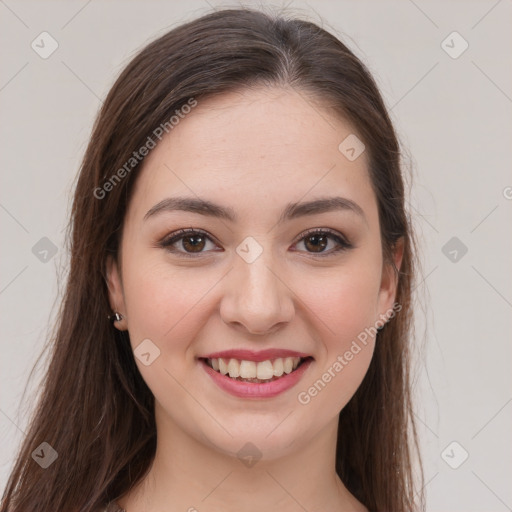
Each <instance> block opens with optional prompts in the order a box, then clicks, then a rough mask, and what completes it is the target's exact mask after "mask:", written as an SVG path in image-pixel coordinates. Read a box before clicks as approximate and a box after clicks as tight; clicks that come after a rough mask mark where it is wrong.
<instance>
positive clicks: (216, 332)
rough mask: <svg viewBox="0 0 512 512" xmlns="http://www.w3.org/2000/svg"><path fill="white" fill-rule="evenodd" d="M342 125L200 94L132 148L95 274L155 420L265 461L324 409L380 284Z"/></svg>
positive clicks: (275, 93) (242, 99) (351, 361)
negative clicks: (133, 162)
mask: <svg viewBox="0 0 512 512" xmlns="http://www.w3.org/2000/svg"><path fill="white" fill-rule="evenodd" d="M354 133H355V131H354V129H353V128H352V127H351V126H350V124H349V123H347V122H346V121H343V120H341V119H339V118H338V117H332V115H331V114H329V113H328V112H327V111H325V110H322V109H320V107H319V106H318V105H316V104H314V103H313V102H312V100H311V99H308V98H307V97H306V95H305V94H304V93H301V94H298V93H297V92H295V91H292V90H289V89H269V88H261V89H253V90H246V91H243V92H237V93H230V94H226V95H223V96H221V97H217V98H214V99H206V100H202V101H200V102H199V103H198V105H197V106H196V107H195V109H194V110H193V111H192V112H191V113H190V114H189V115H188V116H187V117H185V118H184V119H181V120H180V122H179V124H178V125H176V126H174V128H173V129H172V131H171V132H170V133H169V134H168V135H167V136H166V138H164V139H162V142H161V143H159V145H157V147H156V148H155V149H153V150H152V152H151V153H150V154H149V155H148V156H147V157H146V159H145V162H144V167H143V169H142V170H141V172H140V174H139V176H138V177H137V182H136V184H135V189H134V193H133V196H132V198H131V200H130V204H129V206H128V211H127V213H126V217H125V223H124V229H123V236H122V241H121V253H120V260H119V266H118V264H117V263H116V262H115V261H113V260H109V265H108V284H109V290H110V301H111V305H112V307H113V309H114V310H115V311H119V312H121V313H122V314H123V315H124V316H125V319H124V320H123V322H122V324H120V326H119V328H121V329H127V330H128V331H129V337H130V340H131V344H132V348H133V349H134V350H135V355H136V357H135V360H136V363H137V366H138V368H139V370H140V372H141V374H142V377H143V378H144V380H145V381H146V383H147V384H148V386H149V388H150V389H151V391H152V392H153V394H154V396H155V409H156V410H155V413H156V418H157V428H162V425H164V424H166V425H168V426H171V425H172V428H174V429H178V430H179V431H180V432H182V433H185V434H186V435H188V436H190V437H191V438H193V439H194V440H196V441H199V442H200V443H202V444H203V445H207V446H209V447H212V448H215V449H216V450H217V451H221V452H223V453H226V454H234V453H237V452H238V451H239V450H240V449H241V447H243V446H244V445H245V443H247V442H251V443H252V444H253V445H255V446H256V447H257V448H258V450H259V451H260V452H261V454H262V457H264V458H269V459H270V458H274V457H279V456H282V455H285V454H286V453H287V452H289V451H291V450H296V449H300V447H301V446H305V445H307V443H308V442H309V441H310V440H311V439H313V438H314V437H315V436H317V435H318V434H319V433H320V432H321V431H322V430H323V429H325V428H326V427H327V426H328V425H332V424H333V422H336V421H337V416H338V414H339V412H340V410H341V409H342V408H343V407H344V406H345V405H346V404H347V402H348V401H349V400H350V398H351V397H352V396H353V394H354V393H355V391H356V390H357V388H358V386H359V385H360V383H361V381H362V380H363V378H364V375H365V373H366V371H367V369H368V366H369V364H370V361H371V358H372V354H373V349H374V342H375V329H373V330H372V329H371V328H373V327H375V325H376V323H377V325H379V322H380V321H381V320H382V318H383V315H386V314H388V315H389V312H390V311H392V309H391V308H392V307H393V303H394V297H395V292H396V280H395V277H394V273H393V272H392V270H391V267H389V266H388V265H385V264H384V262H383V259H382V248H381V238H380V230H379V218H378V211H377V202H376V198H375V195H374V193H373V191H372V187H371V183H370V178H369V174H368V160H367V155H366V153H365V152H363V153H362V154H361V155H360V156H359V157H358V158H356V159H355V160H353V161H350V160H349V159H347V158H346V157H345V156H344V154H343V153H342V152H340V150H339V149H338V146H339V145H340V143H341V142H342V141H343V140H344V139H345V138H346V137H347V136H349V135H350V134H354ZM177 198H184V199H186V200H188V202H187V201H181V202H180V201H178V200H177ZM324 200H330V201H326V202H322V201H324ZM201 201H203V202H207V203H201ZM306 203H310V204H309V206H307V205H306ZM180 230H186V231H185V233H183V231H180ZM400 259H401V254H397V255H396V261H395V263H396V264H397V266H398V267H399V266H400ZM380 323H382V322H380ZM365 334H366V336H365ZM363 340H364V341H363ZM231 359H233V361H231V362H230V360H231ZM221 360H222V361H221ZM224 365H226V366H224ZM297 365H298V366H297ZM212 366H213V368H212ZM296 366H297V367H296ZM226 367H227V368H226ZM295 367H296V369H295V370H294V368H295ZM226 371H228V374H227V375H223V373H225V372H226ZM288 372H289V373H288ZM237 374H238V375H239V376H238V377H236V375H237ZM230 375H231V376H230ZM240 375H242V376H240ZM255 379H256V380H255Z"/></svg>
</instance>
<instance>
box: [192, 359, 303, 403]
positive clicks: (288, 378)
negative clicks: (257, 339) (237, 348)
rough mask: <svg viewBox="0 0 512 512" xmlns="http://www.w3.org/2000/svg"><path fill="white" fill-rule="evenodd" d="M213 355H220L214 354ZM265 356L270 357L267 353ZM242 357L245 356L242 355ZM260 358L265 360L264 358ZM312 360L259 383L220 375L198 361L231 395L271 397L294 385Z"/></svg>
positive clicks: (203, 362) (204, 363) (202, 361)
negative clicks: (271, 379)
mask: <svg viewBox="0 0 512 512" xmlns="http://www.w3.org/2000/svg"><path fill="white" fill-rule="evenodd" d="M264 352H267V351H264ZM278 352H281V353H282V352H283V351H282V350H281V351H278ZM219 353H220V352H219ZM236 353H238V352H236ZM262 353H263V352H262ZM214 357H220V356H217V355H214ZM278 357H279V356H278ZM288 357H293V356H288ZM297 357H298V356H297ZM266 358H267V359H270V358H269V357H268V355H267V356H266ZM235 359H238V357H235ZM244 359H246V358H245V357H244ZM246 360H247V359H246ZM262 360H263V361H265V360H266V359H262ZM312 361H313V359H307V360H306V361H304V362H303V363H302V364H301V365H300V366H299V367H298V368H297V369H296V370H294V371H293V372H291V373H289V374H287V375H283V377H280V378H279V379H277V380H273V381H272V382H264V383H261V384H258V383H255V382H242V381H238V380H234V379H232V378H230V377H227V376H226V375H222V373H219V372H216V371H215V370H214V369H213V368H210V367H209V366H208V365H207V364H206V362H205V361H204V360H202V359H200V360H199V363H200V364H201V366H202V367H203V368H204V370H205V371H206V373H207V374H208V375H209V376H210V377H211V378H212V380H213V381H214V382H215V384H217V385H218V386H219V387H220V388H221V389H223V390H224V391H227V392H228V393H230V394H231V395H234V396H236V397H240V398H272V397H274V396H277V395H280V394H281V393H284V392H285V391H287V390H288V389H290V388H292V387H293V386H295V384H297V382H299V380H300V379H301V378H302V376H303V375H304V373H305V372H306V370H307V369H308V368H309V365H310V364H311V363H312Z"/></svg>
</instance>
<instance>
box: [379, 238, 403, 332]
mask: <svg viewBox="0 0 512 512" xmlns="http://www.w3.org/2000/svg"><path fill="white" fill-rule="evenodd" d="M403 255H404V239H403V237H402V238H399V239H398V240H397V242H396V243H395V246H394V248H393V254H392V256H393V261H394V263H395V267H396V269H397V270H398V271H399V270H400V267H401V266H402V258H403ZM397 287H398V275H397V272H395V269H394V268H393V266H392V265H391V263H388V262H384V264H383V268H382V278H381V283H380V290H379V301H378V302H379V309H378V314H379V315H380V316H379V319H380V320H382V322H385V321H386V318H387V317H388V316H389V312H390V311H392V310H393V304H394V303H395V297H396V292H397Z"/></svg>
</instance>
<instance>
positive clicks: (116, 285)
mask: <svg viewBox="0 0 512 512" xmlns="http://www.w3.org/2000/svg"><path fill="white" fill-rule="evenodd" d="M106 270H107V279H106V281H107V287H108V299H109V302H110V307H111V308H112V311H115V312H117V313H121V315H122V316H123V319H122V320H121V321H118V322H116V323H115V326H116V328H118V329H119V330H120V331H124V330H126V314H125V311H126V306H125V302H124V292H123V283H122V281H121V273H120V271H119V268H118V264H117V261H116V259H115V258H114V257H113V256H112V255H108V256H107V261H106Z"/></svg>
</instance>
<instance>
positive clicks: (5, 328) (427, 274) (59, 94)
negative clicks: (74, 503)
mask: <svg viewBox="0 0 512 512" xmlns="http://www.w3.org/2000/svg"><path fill="white" fill-rule="evenodd" d="M209 4H210V5H209ZM246 4H247V5H254V6H258V5H260V2H258V3H256V2H253V3H250V2H246ZM263 4H264V5H268V3H267V2H263ZM227 5H236V4H233V3H229V4H228V3H222V4H220V3H219V2H214V1H213V0H210V2H206V1H203V0H197V1H192V0H191V1H189V2H187V3H186V4H185V3H184V2H183V3H179V2H172V1H166V2H164V1H152V2H142V1H138V2H136V1H130V2H127V1H125V2H121V1H101V2H100V1H99V0H93V1H80V2H77V1H68V2H56V1H55V2H51V1H37V2H36V1H32V2H28V1H19V0H18V1H14V0H5V1H4V0H0V15H1V18H0V19H1V21H0V39H1V47H2V48H3V52H2V59H1V64H0V65H1V75H0V106H1V111H2V123H1V125H0V130H1V151H0V162H1V163H0V168H1V170H2V172H1V180H2V186H1V189H0V190H1V191H0V225H1V229H2V253H1V258H2V260H1V277H0V307H1V308H2V320H3V321H2V324H1V338H0V339H1V342H0V343H1V344H0V348H1V363H0V364H1V367H0V372H1V374H0V375H1V377H0V378H1V386H0V439H1V440H2V441H1V448H0V486H1V488H2V489H3V487H4V485H5V482H6V479H7V475H8V473H9V470H10V468H11V465H12V463H13V457H14V453H15V450H16V448H17V445H18V444H19V442H20V441H21V440H22V438H23V431H24V429H25V428H26V425H27V419H28V416H27V413H28V412H29V411H30V400H29V399H30V393H31V392H32V391H33V390H34V389H35V388H36V386H37V381H38V379H39V377H40V374H41V371H37V372H36V373H35V376H34V380H33V381H32V383H31V385H30V386H29V388H28V396H27V398H26V400H25V401H24V403H23V404H21V405H22V409H21V410H20V409H19V406H20V399H21V394H22V392H23V389H24V386H25V384H26V382H27V379H28V376H29V372H30V370H31V368H32V366H33V364H34V362H35V360H36V357H37V356H38V355H39V353H40V352H41V350H42V348H43V344H44V342H45V339H46V336H47V332H48V331H49V326H50V325H51V322H52V319H53V318H54V317H55V313H56V307H57V302H56V300H57V299H58V296H59V282H61V285H62V284H63V283H64V279H63V278H61V279H60V278H58V275H59V273H64V274H63V275H64V276H65V271H66V264H67V255H66V254H65V252H64V250H63V247H64V228H65V225H66V222H67V219H68V214H69V205H70V192H71V190H72V185H73V181H74V179H75V176H76V173H77V170H78V167H79V162H80V159H81V157H82V155H83V152H84V150H85V146H86V143H87V139H88V136H89V134H90V130H91V126H92V122H93V119H94V116H95V114H96V112H97V109H98V108H99V106H100V104H101V98H103V97H104V96H105V94H106V93H107V91H108V89H109V87H110V86H111V85H112V83H113V81H114V79H115V77H116V76H117V74H118V73H119V72H120V70H121V69H122V68H123V67H124V66H125V65H126V64H127V63H128V61H129V60H130V58H131V56H133V54H134V52H135V51H136V50H138V49H140V48H141V47H142V46H143V45H144V44H145V43H147V42H148V41H149V40H152V39H154V38H155V37H157V36H158V35H160V34H162V33H164V32H166V31H167V30H169V29H170V28H172V27H174V26H175V25H177V24H180V23H182V22H184V21H187V20H189V19H192V18H195V17H197V16H199V15H201V14H204V13H206V12H209V11H210V10H211V7H210V6H227ZM273 5H284V4H280V3H279V2H273ZM287 5H288V6H289V9H290V10H292V11H295V12H296V13H298V14H301V13H302V14H304V15H306V16H310V17H312V18H313V20H314V21H317V22H318V23H320V24H323V25H324V27H325V28H327V29H328V30H331V31H333V32H335V33H336V34H337V35H338V36H339V37H341V38H342V39H343V40H344V41H345V42H346V43H347V44H348V45H349V46H350V47H351V48H352V49H353V50H354V51H355V52H356V54H357V55H358V56H359V57H361V58H362V59H363V60H364V62H366V63H367V65H368V66H369V68H370V70H371V71H372V72H373V74H374V76H375V78H376V79H377V81H378V83H379V85H380V87H381V90H382V93H383V95H384V97H385V100H386V102H387V105H388V107H389V108H390V111H391V115H392V117H393V120H394V122H395V124H396V127H397V130H398V132H399V136H400V138H401V141H402V143H403V145H404V147H405V149H406V152H407V155H408V158H407V160H406V164H407V165H408V166H409V168H410V171H409V172H410V173H411V175H412V186H413V188H412V193H411V196H410V209H411V214H412V218H413V220H414V223H415V226H416V229H417V231H418V235H419V238H420V247H421V252H422V260H423V263H422V267H423V268H422V269H421V274H420V276H419V278H418V283H417V291H418V292H419V294H418V306H417V312H418V320H417V336H416V339H415V341H414V343H415V345H416V346H417V347H418V350H417V365H416V366H417V374H416V375H417V376H416V378H415V394H416V397H417V400H416V406H415V414H416V417H417V420H418V424H419V427H420V436H421V446H422V451H423V456H424V467H425V481H426V493H427V510H428V511H447V510H450V511H461V512H462V511H463V512H471V511H475V512H476V511H482V512H483V511H485V512H490V511H497V512H500V511H506V510H512V488H511V486H510V482H511V481H512V480H511V476H512V471H511V466H512V436H511V435H510V432H511V431H512V428H511V427H512V403H511V402H512V386H511V366H512V364H511V363H512V357H511V351H512V350H511V343H510V332H511V323H512V315H511V314H510V313H511V308H512V286H511V284H512V283H511V281H512V272H511V267H510V254H511V252H512V247H511V246H512V237H511V236H510V220H511V213H512V199H511V198H512V188H511V187H512V176H511V174H510V169H511V166H510V164H511V151H510V146H511V143H512V133H511V132H512V123H511V111H512V70H511V62H512V59H511V57H512V44H511V43H512V41H511V39H512V37H511V34H512V30H511V28H512V27H511V25H512V2H511V1H510V0H500V1H495V0H492V1H472V2H469V1H450V2H448V1H442V2H441V1H436V2H433V1H426V0H415V1H412V0H402V1H395V2H389V1H379V2H377V1H374V2H370V1H357V2H356V1H338V2H334V1H317V2H314V3H313V2H311V4H308V3H306V2H301V1H294V2H287ZM322 20H323V21H322ZM43 31H47V32H49V33H50V34H51V36H52V37H53V38H54V39H55V40H56V41H57V42H58V45H59V46H58V49H57V50H56V51H55V52H54V53H53V54H52V55H51V56H49V57H48V58H47V59H43V58H41V57H40V56H39V55H38V53H36V51H34V50H33V49H32V48H31V43H32V41H34V40H35V41H36V43H37V44H39V45H40V46H41V45H42V43H41V42H40V40H41V38H40V37H38V36H39V34H41V32H43ZM454 31H456V32H458V33H459V34H460V36H461V37H462V38H463V40H465V41H467V43H468V44H469V47H468V48H467V50H466V51H465V52H464V53H462V54H461V55H458V56H457V58H452V57H451V56H450V55H449V54H448V53H447V52H446V51H445V49H446V50H448V51H449V52H451V53H452V55H455V54H458V53H459V52H460V50H461V49H463V44H464V41H463V40H462V39H460V38H459V36H450V34H451V33H452V32H454ZM448 36H450V37H448ZM447 37H448V39H447ZM445 40H446V42H445V43H444V45H443V44H442V42H443V41H445ZM38 42H39V43H38ZM49 44H50V41H49V40H48V39H47V40H46V43H45V48H46V49H48V48H50V46H49ZM443 47H444V48H445V49H443ZM450 47H451V48H450ZM40 51H42V50H40ZM43 237H47V238H48V239H49V240H50V241H51V244H53V245H54V246H55V249H56V250H57V253H56V254H55V255H54V256H52V252H51V250H50V251H49V252H47V253H45V252H44V250H48V248H49V247H50V248H51V245H50V246H49V245H48V241H46V240H44V241H40V240H41V239H42V238H43ZM453 237H456V240H452V241H451V242H450V244H449V245H448V246H446V244H447V243H448V242H449V241H450V240H451V239H452V238H453ZM36 244H39V245H36ZM452 244H453V245H452ZM464 246H465V247H466V248H467V253H466V254H463V249H464ZM34 247H35V249H33V248H34ZM453 251H456V252H453ZM507 254H508V256H507ZM454 259H455V261H453V260H454ZM506 261H509V263H508V264H506ZM423 344H425V348H424V349H423V351H420V350H419V349H420V348H421V346H422V345H423ZM453 442H455V443H456V444H451V443H453ZM466 452H467V453H468V454H469V457H468V458H467V460H465V461H464V462H462V461H463V459H464V457H465V454H466Z"/></svg>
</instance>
